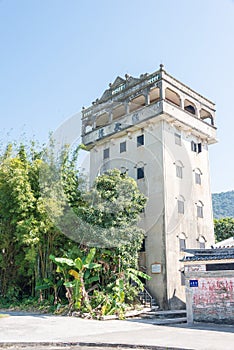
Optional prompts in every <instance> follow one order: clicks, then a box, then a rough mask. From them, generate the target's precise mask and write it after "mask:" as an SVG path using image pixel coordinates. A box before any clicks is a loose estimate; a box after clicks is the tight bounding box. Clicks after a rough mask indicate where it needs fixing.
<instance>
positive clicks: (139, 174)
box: [137, 167, 145, 180]
mask: <svg viewBox="0 0 234 350" xmlns="http://www.w3.org/2000/svg"><path fill="white" fill-rule="evenodd" d="M144 177H145V171H144V167H142V168H137V179H138V180H139V179H143V178H144Z"/></svg>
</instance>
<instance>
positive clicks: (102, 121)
mask: <svg viewBox="0 0 234 350" xmlns="http://www.w3.org/2000/svg"><path fill="white" fill-rule="evenodd" d="M108 122H109V115H108V113H103V114H101V115H99V116H98V117H97V119H96V128H99V127H101V126H104V125H106V124H108Z"/></svg>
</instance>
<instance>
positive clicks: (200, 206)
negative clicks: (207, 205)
mask: <svg viewBox="0 0 234 350" xmlns="http://www.w3.org/2000/svg"><path fill="white" fill-rule="evenodd" d="M196 206H197V217H198V218H203V207H204V204H203V203H202V202H201V201H198V202H197V203H196Z"/></svg>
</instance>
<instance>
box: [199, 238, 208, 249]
mask: <svg viewBox="0 0 234 350" xmlns="http://www.w3.org/2000/svg"><path fill="white" fill-rule="evenodd" d="M198 244H199V248H200V249H205V247H206V239H205V237H204V236H199V238H198Z"/></svg>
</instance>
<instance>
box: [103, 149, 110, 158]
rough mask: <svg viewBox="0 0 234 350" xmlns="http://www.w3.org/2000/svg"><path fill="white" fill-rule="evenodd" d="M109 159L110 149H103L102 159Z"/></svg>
mask: <svg viewBox="0 0 234 350" xmlns="http://www.w3.org/2000/svg"><path fill="white" fill-rule="evenodd" d="M109 157H110V149H109V148H105V149H104V150H103V159H107V158H109Z"/></svg>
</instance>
